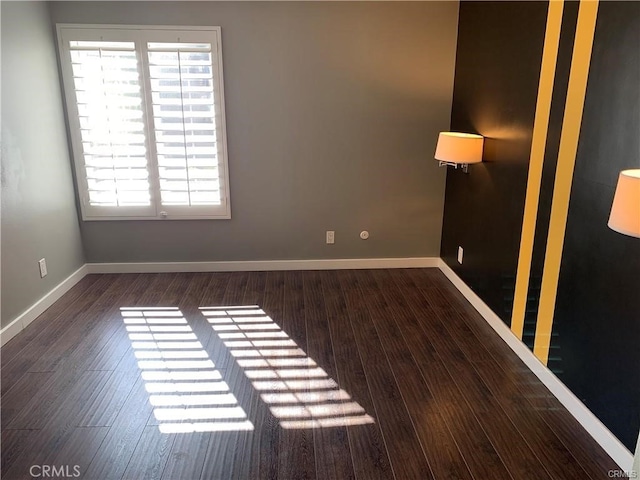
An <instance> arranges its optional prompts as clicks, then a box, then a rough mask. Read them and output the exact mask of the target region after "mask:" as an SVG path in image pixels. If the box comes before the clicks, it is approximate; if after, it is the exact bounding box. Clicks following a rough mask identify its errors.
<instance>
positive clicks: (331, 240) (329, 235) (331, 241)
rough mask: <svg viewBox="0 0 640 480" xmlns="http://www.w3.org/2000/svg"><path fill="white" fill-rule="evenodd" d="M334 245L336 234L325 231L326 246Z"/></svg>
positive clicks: (331, 231)
mask: <svg viewBox="0 0 640 480" xmlns="http://www.w3.org/2000/svg"><path fill="white" fill-rule="evenodd" d="M334 243H336V232H334V231H333V230H327V245H333V244H334Z"/></svg>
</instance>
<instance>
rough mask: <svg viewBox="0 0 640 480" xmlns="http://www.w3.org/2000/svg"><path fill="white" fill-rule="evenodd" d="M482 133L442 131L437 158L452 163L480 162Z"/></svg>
mask: <svg viewBox="0 0 640 480" xmlns="http://www.w3.org/2000/svg"><path fill="white" fill-rule="evenodd" d="M483 143H484V138H483V137H482V135H475V134H473V133H459V132H440V135H439V136H438V145H437V146H436V154H435V159H436V160H440V161H442V162H450V163H463V164H464V163H480V162H481V161H482V145H483Z"/></svg>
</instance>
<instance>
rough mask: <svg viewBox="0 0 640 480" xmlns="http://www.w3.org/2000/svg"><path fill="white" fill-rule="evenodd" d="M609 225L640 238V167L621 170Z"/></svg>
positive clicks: (620, 231) (625, 233)
mask: <svg viewBox="0 0 640 480" xmlns="http://www.w3.org/2000/svg"><path fill="white" fill-rule="evenodd" d="M608 225H609V228H611V229H612V230H615V231H616V232H619V233H622V234H624V235H629V236H631V237H637V238H640V169H634V170H623V171H622V172H620V176H619V177H618V185H617V186H616V193H615V195H614V196H613V205H612V206H611V215H610V216H609V224H608Z"/></svg>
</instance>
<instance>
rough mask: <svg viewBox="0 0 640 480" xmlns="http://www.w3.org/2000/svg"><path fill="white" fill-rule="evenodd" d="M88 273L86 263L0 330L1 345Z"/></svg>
mask: <svg viewBox="0 0 640 480" xmlns="http://www.w3.org/2000/svg"><path fill="white" fill-rule="evenodd" d="M87 273H88V269H87V265H86V264H85V265H83V266H81V267H80V268H79V269H78V270H76V271H75V272H73V273H72V274H71V275H69V276H68V277H67V278H65V279H64V280H63V281H62V282H60V283H59V284H58V285H57V286H56V287H54V288H53V289H52V290H51V291H50V292H49V293H47V294H46V295H45V296H44V297H42V298H41V299H40V300H38V301H37V302H36V303H34V304H33V305H32V306H31V307H29V309H28V310H26V311H25V312H24V313H22V314H21V315H20V316H19V317H18V318H16V319H15V320H13V321H12V322H11V323H10V324H9V325H7V326H6V327H4V328H3V329H2V330H0V346H1V345H4V344H5V343H7V342H8V341H9V340H11V339H12V338H13V337H15V336H16V335H17V334H18V333H20V332H21V331H22V330H23V329H24V328H25V327H26V326H27V325H29V324H30V323H31V322H33V321H34V320H35V319H36V318H38V316H39V315H40V314H41V313H42V312H44V311H45V310H46V309H47V308H49V307H50V306H51V305H53V304H54V302H55V301H56V300H58V299H59V298H60V297H62V295H64V294H65V293H67V292H68V291H69V290H70V289H71V287H73V286H74V285H75V284H76V283H78V282H79V281H80V280H82V279H83V278H84V276H85V275H87Z"/></svg>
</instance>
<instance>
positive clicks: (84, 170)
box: [58, 25, 231, 220]
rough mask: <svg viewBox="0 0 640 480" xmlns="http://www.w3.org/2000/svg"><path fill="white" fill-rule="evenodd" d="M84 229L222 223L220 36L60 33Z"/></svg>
mask: <svg viewBox="0 0 640 480" xmlns="http://www.w3.org/2000/svg"><path fill="white" fill-rule="evenodd" d="M58 44H59V48H60V58H61V65H62V77H63V82H64V88H65V94H66V100H67V113H68V117H69V127H70V131H71V132H70V133H71V143H72V149H73V157H74V162H75V167H76V178H77V182H78V191H79V195H80V200H81V208H82V217H83V219H84V220H112V219H198V218H230V215H231V214H230V205H229V181H228V174H227V172H228V167H227V148H226V132H225V119H224V97H223V82H222V55H221V48H220V28H219V27H210V28H205V27H180V28H173V27H135V26H127V27H119V26H103V25H100V26H93V25H58Z"/></svg>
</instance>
